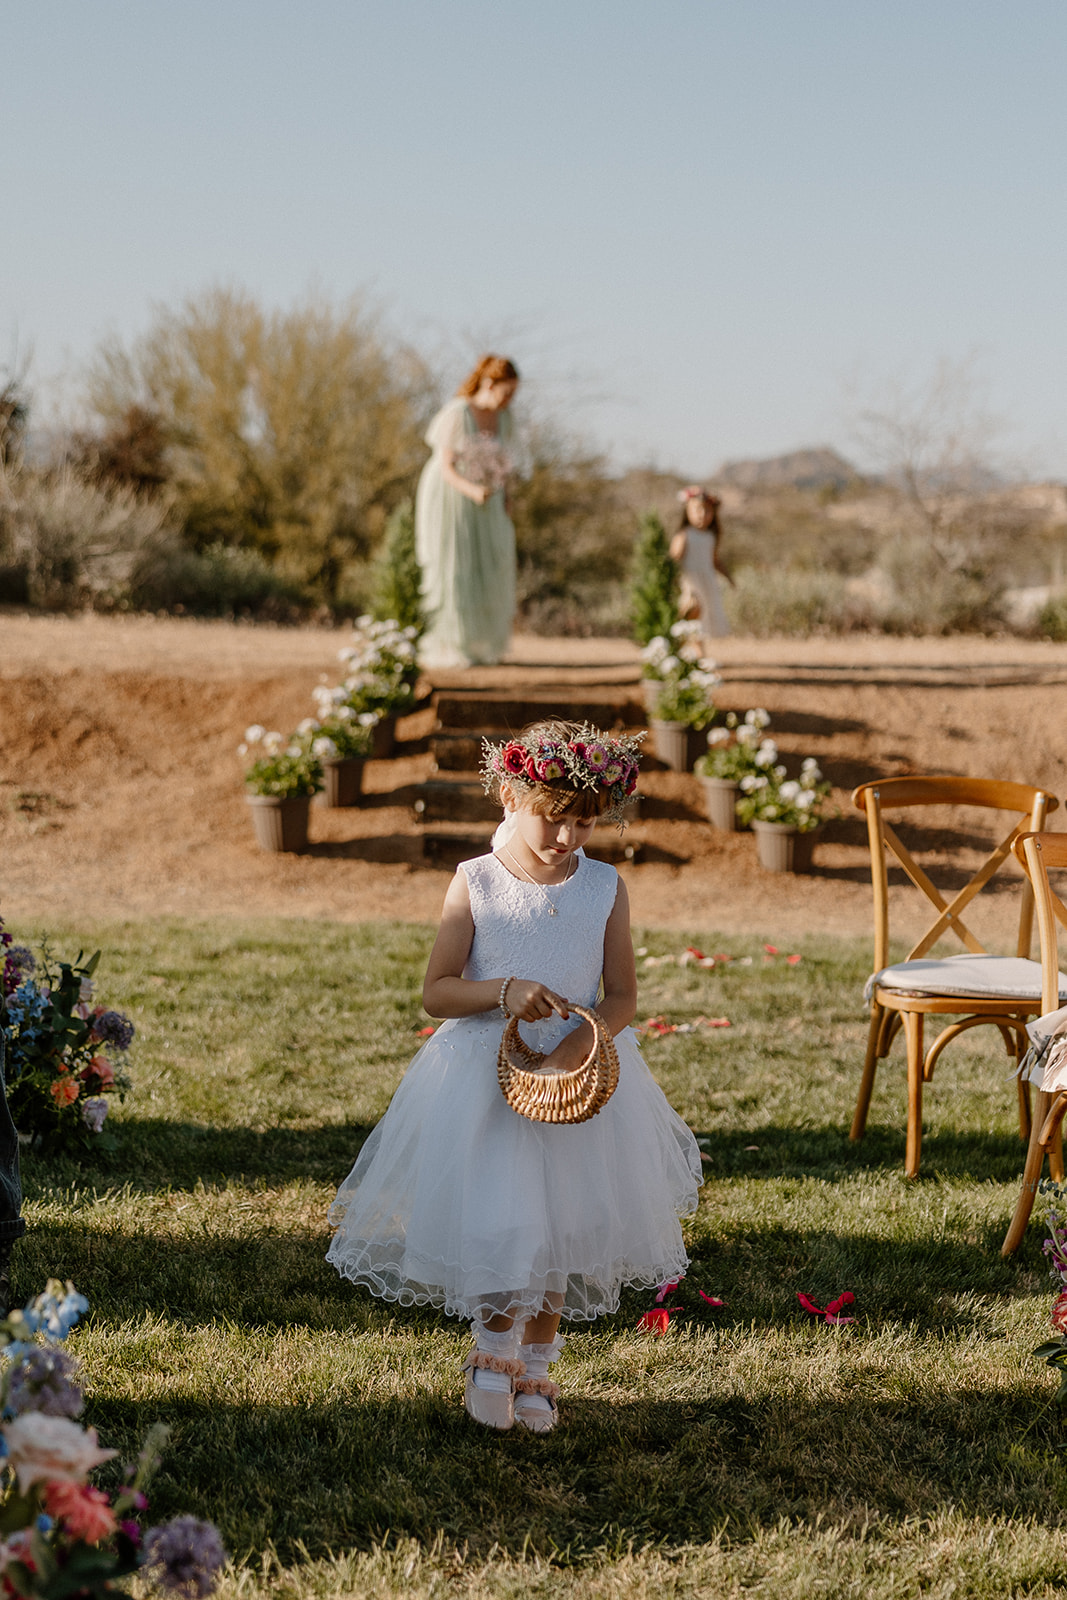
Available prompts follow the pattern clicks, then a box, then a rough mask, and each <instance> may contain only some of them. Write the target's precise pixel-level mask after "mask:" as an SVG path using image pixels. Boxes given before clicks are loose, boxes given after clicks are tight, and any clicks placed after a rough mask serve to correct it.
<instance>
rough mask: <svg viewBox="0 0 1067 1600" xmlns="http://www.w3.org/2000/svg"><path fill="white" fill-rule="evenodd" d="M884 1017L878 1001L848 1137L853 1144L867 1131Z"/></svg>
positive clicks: (869, 1032) (874, 1008) (869, 1030)
mask: <svg viewBox="0 0 1067 1600" xmlns="http://www.w3.org/2000/svg"><path fill="white" fill-rule="evenodd" d="M884 1015H885V1013H884V1012H883V1010H882V1008H881V1006H880V1005H878V1003H877V1001H876V1002H875V1003H874V1004H873V1005H872V1006H871V1026H870V1028H869V1029H868V1032H867V1057H866V1060H865V1061H864V1063H863V1076H862V1077H861V1078H860V1092H859V1094H858V1095H857V1097H856V1110H855V1113H854V1115H853V1118H852V1127H851V1129H850V1131H849V1135H848V1136H849V1138H850V1139H851V1140H852V1141H853V1143H855V1142H856V1140H857V1139H862V1138H863V1135H864V1134H865V1133H866V1131H867V1113H868V1111H869V1110H870V1109H871V1095H872V1094H873V1093H874V1075H875V1073H876V1072H877V1071H878V1036H879V1034H880V1033H881V1030H882V1018H883V1016H884Z"/></svg>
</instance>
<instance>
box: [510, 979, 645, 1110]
mask: <svg viewBox="0 0 1067 1600" xmlns="http://www.w3.org/2000/svg"><path fill="white" fill-rule="evenodd" d="M567 1005H568V1008H569V1010H571V1011H573V1012H574V1013H575V1015H576V1016H579V1017H584V1018H585V1020H586V1022H588V1023H590V1024H591V1026H592V1029H593V1048H592V1049H591V1050H590V1052H589V1054H588V1056H587V1057H586V1058H585V1060H584V1061H583V1062H582V1064H581V1066H580V1067H575V1069H574V1071H573V1072H541V1071H540V1070H539V1069H540V1067H541V1065H542V1063H543V1062H544V1059H545V1058H544V1056H543V1054H542V1053H541V1052H540V1051H539V1050H531V1049H530V1046H529V1045H528V1044H527V1043H526V1041H525V1039H523V1038H521V1037H520V1035H519V1019H518V1017H512V1018H511V1020H510V1021H509V1022H508V1025H507V1027H506V1028H505V1029H504V1033H503V1037H502V1038H501V1040H500V1050H499V1051H498V1053H497V1058H496V1075H497V1078H498V1079H499V1081H500V1089H501V1093H502V1094H503V1096H504V1099H505V1100H506V1101H507V1103H508V1105H509V1106H510V1107H511V1109H512V1110H513V1111H517V1112H518V1113H519V1115H520V1117H528V1118H529V1119H530V1121H531V1122H588V1120H589V1118H590V1117H595V1116H596V1114H597V1112H598V1111H601V1110H602V1109H603V1108H604V1106H606V1105H607V1103H608V1101H609V1100H610V1099H611V1097H612V1095H613V1094H614V1093H615V1089H616V1086H617V1084H618V1082H619V1056H618V1051H617V1050H616V1049H615V1041H614V1039H613V1038H612V1037H611V1034H610V1033H609V1032H608V1029H607V1025H606V1024H605V1022H604V1019H603V1017H602V1016H601V1015H600V1013H599V1012H598V1011H587V1010H586V1008H585V1007H584V1006H576V1005H574V1003H573V1002H572V1001H569V1000H568V1002H567Z"/></svg>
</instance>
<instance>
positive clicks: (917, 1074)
mask: <svg viewBox="0 0 1067 1600" xmlns="http://www.w3.org/2000/svg"><path fill="white" fill-rule="evenodd" d="M904 1040H905V1043H906V1045H907V1049H908V1142H907V1148H906V1150H905V1154H904V1171H905V1173H906V1175H907V1176H908V1177H909V1178H917V1177H918V1176H919V1159H920V1156H921V1154H922V1144H923V1014H922V1012H921V1011H905V1013H904Z"/></svg>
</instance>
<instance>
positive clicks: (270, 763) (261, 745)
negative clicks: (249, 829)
mask: <svg viewBox="0 0 1067 1600" xmlns="http://www.w3.org/2000/svg"><path fill="white" fill-rule="evenodd" d="M310 721H311V719H310V718H309V719H308V723H301V725H300V726H301V728H303V729H305V731H304V732H303V733H301V732H299V731H298V732H296V733H291V734H290V735H289V737H288V739H286V738H284V737H283V736H282V734H280V733H276V732H272V733H268V732H267V730H266V728H264V727H262V726H261V724H260V723H258V722H254V723H253V724H252V726H251V727H250V728H246V729H245V736H244V739H243V741H242V742H241V744H239V745H238V746H237V754H238V755H239V756H241V757H242V758H243V759H244V760H246V761H248V762H249V764H248V765H247V766H246V768H245V788H246V789H247V790H248V792H249V794H269V795H273V796H275V798H276V799H279V800H296V799H298V798H300V797H301V796H303V795H313V794H318V792H319V790H320V789H321V788H322V785H323V778H322V763H323V760H324V759H327V746H328V745H329V744H330V741H329V740H328V739H326V740H325V741H324V742H323V743H321V744H319V746H318V749H317V750H316V743H317V738H316V734H315V732H314V731H312V730H311V729H310V728H309V723H310ZM317 727H318V724H317V723H316V724H315V728H316V729H317ZM249 758H251V759H250V760H249Z"/></svg>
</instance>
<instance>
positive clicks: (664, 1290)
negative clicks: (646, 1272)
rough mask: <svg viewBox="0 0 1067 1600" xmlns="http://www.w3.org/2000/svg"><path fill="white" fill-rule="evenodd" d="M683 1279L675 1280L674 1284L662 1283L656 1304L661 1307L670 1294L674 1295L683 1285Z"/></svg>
mask: <svg viewBox="0 0 1067 1600" xmlns="http://www.w3.org/2000/svg"><path fill="white" fill-rule="evenodd" d="M681 1281H682V1280H681V1278H675V1279H674V1281H673V1283H661V1284H660V1286H659V1290H658V1292H657V1294H656V1304H657V1305H658V1306H661V1305H662V1304H663V1302H664V1300H666V1298H667V1296H668V1295H669V1294H673V1293H674V1291H675V1289H677V1287H678V1285H679V1284H680V1283H681Z"/></svg>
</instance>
